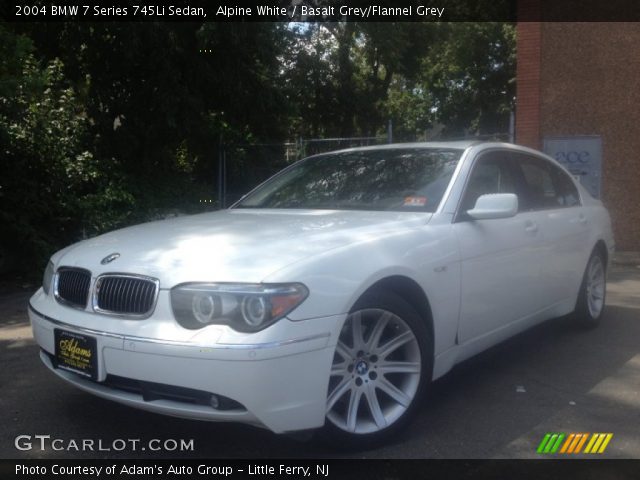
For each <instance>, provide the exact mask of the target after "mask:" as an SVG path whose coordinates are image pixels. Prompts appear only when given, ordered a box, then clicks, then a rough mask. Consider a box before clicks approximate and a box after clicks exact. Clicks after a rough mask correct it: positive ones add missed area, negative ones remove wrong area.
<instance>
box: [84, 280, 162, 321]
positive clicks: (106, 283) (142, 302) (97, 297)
mask: <svg viewBox="0 0 640 480" xmlns="http://www.w3.org/2000/svg"><path fill="white" fill-rule="evenodd" d="M158 286H159V282H158V280H156V279H154V278H150V277H143V276H138V275H126V274H115V273H114V274H105V275H101V276H99V277H98V279H97V280H96V286H95V289H94V293H93V309H94V310H95V311H96V312H99V313H106V314H111V315H122V316H128V317H146V316H149V315H151V313H152V312H153V309H154V307H155V303H156V299H157V297H158Z"/></svg>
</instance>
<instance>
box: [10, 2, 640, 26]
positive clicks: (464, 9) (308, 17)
mask: <svg viewBox="0 0 640 480" xmlns="http://www.w3.org/2000/svg"><path fill="white" fill-rule="evenodd" d="M0 8H1V9H2V10H1V11H0V13H1V15H2V19H3V20H5V21H12V22H42V21H60V22H69V21H72V22H103V21H108V22H113V21H126V22H145V21H146V22H148V21H154V22H157V21H165V22H180V21H190V22H254V21H255V22H338V21H347V22H381V21H384V22H387V21H389V22H407V21H419V22H466V21H474V22H478V21H480V22H483V21H501V22H505V21H506V22H516V21H520V22H524V21H591V22H598V21H602V22H604V21H613V22H616V21H640V2H638V1H637V0H607V1H603V0H562V1H558V0H399V1H389V0H355V1H353V0H349V1H346V0H255V1H252V2H249V1H247V0H217V1H211V0H4V1H3V2H2V7H0Z"/></svg>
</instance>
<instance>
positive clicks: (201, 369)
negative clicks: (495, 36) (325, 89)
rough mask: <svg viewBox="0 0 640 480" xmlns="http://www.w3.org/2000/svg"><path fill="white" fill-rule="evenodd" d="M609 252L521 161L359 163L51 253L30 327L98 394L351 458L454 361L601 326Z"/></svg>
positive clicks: (507, 148)
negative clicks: (300, 437) (537, 327)
mask: <svg viewBox="0 0 640 480" xmlns="http://www.w3.org/2000/svg"><path fill="white" fill-rule="evenodd" d="M613 248H614V243H613V236H612V232H611V225H610V220H609V215H608V213H607V211H606V210H605V208H604V207H603V206H602V204H601V202H600V201H599V200H596V199H594V198H592V197H591V195H590V194H589V193H588V192H587V191H586V190H585V189H584V188H583V187H582V186H581V185H580V184H579V183H577V182H576V181H575V180H574V179H573V178H572V177H571V176H570V175H569V174H568V173H567V172H566V171H565V170H564V169H563V168H562V167H561V166H560V165H559V164H557V163H556V162H554V161H553V160H552V159H551V158H549V157H547V156H545V155H542V154H541V153H539V152H536V151H534V150H530V149H527V148H523V147H517V146H514V145H509V144H502V143H474V142H447V143H419V144H398V145H385V146H378V147H367V148H358V149H351V150H344V151H339V152H333V153H328V154H323V155H317V156H313V157H310V158H306V159H304V160H301V161H299V162H297V163H295V164H293V165H291V166H290V167H288V168H286V169H285V170H283V171H282V172H280V173H279V174H277V175H275V176H274V177H272V178H271V179H269V180H268V181H266V182H265V183H263V184H262V185H260V186H259V187H258V188H256V189H255V190H253V191H252V192H250V193H249V194H247V195H246V196H245V197H243V199H241V200H240V201H239V202H238V203H236V204H235V205H233V207H232V208H230V209H227V210H223V211H219V212H212V213H204V214H199V215H193V216H184V217H178V218H174V219H170V220H163V221H157V222H151V223H147V224H144V225H138V226H134V227H130V228H125V229H122V230H118V231H114V232H111V233H107V234H105V235H101V236H98V237H95V238H92V239H89V240H84V241H82V242H79V243H77V244H75V245H71V246H70V247H68V248H65V249H63V250H61V251H59V252H57V253H56V254H55V255H53V257H52V258H51V261H50V263H49V264H48V266H47V268H46V272H45V275H44V281H43V286H42V288H41V289H40V290H38V292H36V294H35V295H34V296H33V297H32V298H31V300H30V308H29V316H30V319H31V324H32V327H33V333H34V336H35V339H36V341H37V343H38V344H39V346H40V347H41V354H40V356H41V358H42V361H43V362H44V364H45V365H46V366H47V367H48V368H49V369H50V370H51V371H52V372H54V373H55V374H56V375H57V376H59V377H60V378H62V379H64V380H66V381H67V382H69V383H71V384H73V385H75V386H77V387H78V388H81V389H82V390H85V391H87V392H90V393H92V394H95V395H98V396H100V397H103V398H106V399H110V400H114V401H117V402H120V403H123V404H126V405H130V406H132V407H138V408H143V409H145V410H150V411H153V412H157V413H162V414H167V415H174V416H179V417H186V418H194V419H202V420H212V421H234V422H245V423H250V424H254V425H259V426H263V427H266V428H268V429H270V430H272V431H274V432H292V431H296V430H303V429H304V430H306V429H315V428H320V427H323V429H322V430H321V432H322V434H323V435H326V436H327V437H328V438H331V439H335V438H336V437H337V438H338V439H340V441H341V443H340V444H341V445H342V444H344V445H346V444H354V445H363V444H371V443H374V442H379V441H381V440H383V439H386V438H387V436H389V435H390V434H392V433H394V432H396V431H397V430H398V429H400V428H401V427H402V426H403V425H404V424H405V422H406V421H407V419H408V418H409V417H410V416H411V414H412V413H413V412H414V411H415V410H416V407H417V406H418V405H419V403H420V399H421V397H422V394H423V393H424V392H425V390H426V389H428V388H429V384H430V382H431V381H432V380H433V379H436V378H438V377H440V376H442V375H444V374H445V373H446V372H447V371H448V370H450V369H451V368H452V367H453V366H454V365H455V364H456V363H458V362H460V361H462V360H464V359H466V358H468V357H470V356H472V355H474V354H476V353H478V352H480V351H482V350H484V349H486V348H488V347H490V346H492V345H494V344H496V343H498V342H500V341H502V340H504V339H506V338H508V337H510V336H512V335H514V334H516V333H518V332H520V331H522V330H524V329H526V328H528V327H531V326H532V325H534V324H537V323H539V322H542V321H544V320H547V319H551V318H554V317H560V316H565V315H567V314H572V315H573V317H574V319H575V322H576V323H577V324H582V325H583V326H593V325H596V324H597V323H598V322H599V320H600V319H601V317H602V312H603V308H604V304H605V283H606V272H607V266H608V263H609V260H610V258H611V255H612V252H613Z"/></svg>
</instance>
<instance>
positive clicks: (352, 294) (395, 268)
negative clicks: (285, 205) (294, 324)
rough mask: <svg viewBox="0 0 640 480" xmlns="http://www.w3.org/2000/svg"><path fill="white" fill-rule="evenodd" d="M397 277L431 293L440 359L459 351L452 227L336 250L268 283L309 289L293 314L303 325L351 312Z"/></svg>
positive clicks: (414, 231)
mask: <svg viewBox="0 0 640 480" xmlns="http://www.w3.org/2000/svg"><path fill="white" fill-rule="evenodd" d="M432 223H433V225H432ZM391 276H404V277H407V278H409V279H411V280H413V281H415V282H416V283H417V284H418V285H419V286H420V287H421V288H422V289H423V291H424V292H425V294H426V296H427V298H428V300H429V303H430V307H431V313H432V317H433V323H434V325H433V327H434V339H435V345H434V351H435V354H436V355H437V354H439V353H440V352H442V351H444V350H446V349H448V348H450V347H451V346H453V345H454V342H455V336H456V331H457V326H458V308H459V300H460V298H459V296H460V292H459V283H460V272H459V262H458V248H457V244H456V243H455V241H453V237H452V236H451V224H450V223H449V222H439V221H438V219H437V218H433V219H432V222H429V225H427V224H426V223H425V224H424V225H421V226H419V227H415V228H411V229H408V230H404V231H399V232H394V233H389V234H385V235H384V236H381V237H377V238H370V239H368V240H364V241H360V242H358V243H354V244H351V245H348V246H346V247H342V248H339V249H334V250H331V251H328V252H325V253H324V254H321V255H318V256H315V257H312V258H309V259H305V260H304V261H301V262H298V263H296V264H294V265H290V266H289V267H287V268H284V269H282V270H280V271H278V272H275V273H273V274H271V275H269V276H268V277H266V278H265V279H264V280H263V281H264V282H291V281H296V282H302V283H304V284H305V285H306V286H307V287H308V288H309V292H310V293H309V297H308V298H307V299H306V300H305V301H304V303H302V304H301V305H300V306H299V307H298V308H296V309H295V310H294V311H293V312H291V313H290V314H289V315H288V316H289V318H290V319H291V320H293V321H300V320H305V319H310V318H315V317H324V316H330V315H338V314H344V313H348V312H349V310H350V309H351V308H352V307H353V305H354V304H355V302H356V301H357V300H358V298H360V296H362V294H363V293H365V292H366V291H367V290H368V289H369V288H371V287H372V286H373V285H374V284H375V283H376V282H378V281H380V280H382V279H384V278H387V277H391ZM339 327H340V326H339ZM338 333H339V329H338V331H336V332H334V335H333V336H332V341H333V342H334V343H335V342H336V341H337V334H338Z"/></svg>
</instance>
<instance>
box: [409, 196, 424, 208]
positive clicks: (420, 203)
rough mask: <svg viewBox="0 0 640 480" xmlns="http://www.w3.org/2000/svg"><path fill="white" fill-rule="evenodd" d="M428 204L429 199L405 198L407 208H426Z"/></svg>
mask: <svg viewBox="0 0 640 480" xmlns="http://www.w3.org/2000/svg"><path fill="white" fill-rule="evenodd" d="M426 204H427V197H404V206H405V207H424V206H425V205H426Z"/></svg>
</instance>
